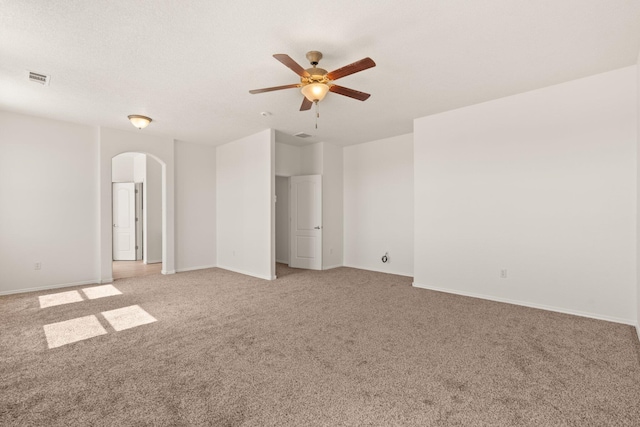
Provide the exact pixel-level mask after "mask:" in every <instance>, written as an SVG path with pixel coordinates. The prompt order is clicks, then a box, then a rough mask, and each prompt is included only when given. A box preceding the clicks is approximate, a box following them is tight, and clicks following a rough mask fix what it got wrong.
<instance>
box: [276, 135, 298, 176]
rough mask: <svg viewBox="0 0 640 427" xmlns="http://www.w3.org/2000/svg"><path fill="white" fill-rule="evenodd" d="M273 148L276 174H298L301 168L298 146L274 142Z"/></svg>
mask: <svg viewBox="0 0 640 427" xmlns="http://www.w3.org/2000/svg"><path fill="white" fill-rule="evenodd" d="M275 150H276V151H275V153H276V154H275V156H276V158H275V162H276V175H279V176H295V175H300V171H301V170H302V163H301V162H302V157H301V150H300V147H295V146H293V145H288V144H282V143H280V142H276V146H275Z"/></svg>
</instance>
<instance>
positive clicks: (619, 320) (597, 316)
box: [413, 282, 636, 326]
mask: <svg viewBox="0 0 640 427" xmlns="http://www.w3.org/2000/svg"><path fill="white" fill-rule="evenodd" d="M413 286H414V287H416V288H422V289H428V290H431V291H438V292H444V293H447V294H455V295H462V296H465V297H472V298H480V299H484V300H489V301H496V302H504V303H507V304H513V305H520V306H523V307H530V308H537V309H540V310H547V311H554V312H556V313H563V314H571V315H574V316H581V317H588V318H591V319H597V320H606V321H607V322H614V323H622V324H625V325H631V326H635V325H636V322H635V321H633V320H629V319H622V318H619V317H613V316H605V315H601V314H595V313H587V312H584V311H579V310H571V309H567V308H561V307H553V306H549V305H544V304H535V303H530V302H526V301H519V300H513V299H509V298H498V297H493V296H489V295H483V294H476V293H473V292H465V291H458V290H455V289H447V288H438V287H436V286H428V285H423V284H421V283H416V282H413Z"/></svg>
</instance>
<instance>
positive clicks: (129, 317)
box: [102, 305, 157, 331]
mask: <svg viewBox="0 0 640 427" xmlns="http://www.w3.org/2000/svg"><path fill="white" fill-rule="evenodd" d="M102 315H103V316H104V318H105V319H107V322H109V323H110V324H111V326H112V327H113V329H115V330H116V331H123V330H125V329H130V328H135V327H136V326H140V325H146V324H148V323H153V322H157V320H156V318H155V317H153V316H152V315H150V314H149V313H147V312H146V311H144V310H143V309H142V308H140V306H138V305H132V306H129V307H123V308H118V309H115V310H109V311H103V312H102Z"/></svg>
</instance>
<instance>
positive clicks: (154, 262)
mask: <svg viewBox="0 0 640 427" xmlns="http://www.w3.org/2000/svg"><path fill="white" fill-rule="evenodd" d="M161 262H162V259H157V260H156V259H154V260H152V261H149V260H147V261H143V263H144V264H159V263H161Z"/></svg>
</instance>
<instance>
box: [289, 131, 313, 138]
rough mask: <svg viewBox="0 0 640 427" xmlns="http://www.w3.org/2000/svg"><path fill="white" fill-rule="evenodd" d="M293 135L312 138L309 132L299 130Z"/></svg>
mask: <svg viewBox="0 0 640 427" xmlns="http://www.w3.org/2000/svg"><path fill="white" fill-rule="evenodd" d="M293 136H297V137H298V138H310V137H311V135H309V134H308V133H304V132H298V133H296V134H294V135H293Z"/></svg>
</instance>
